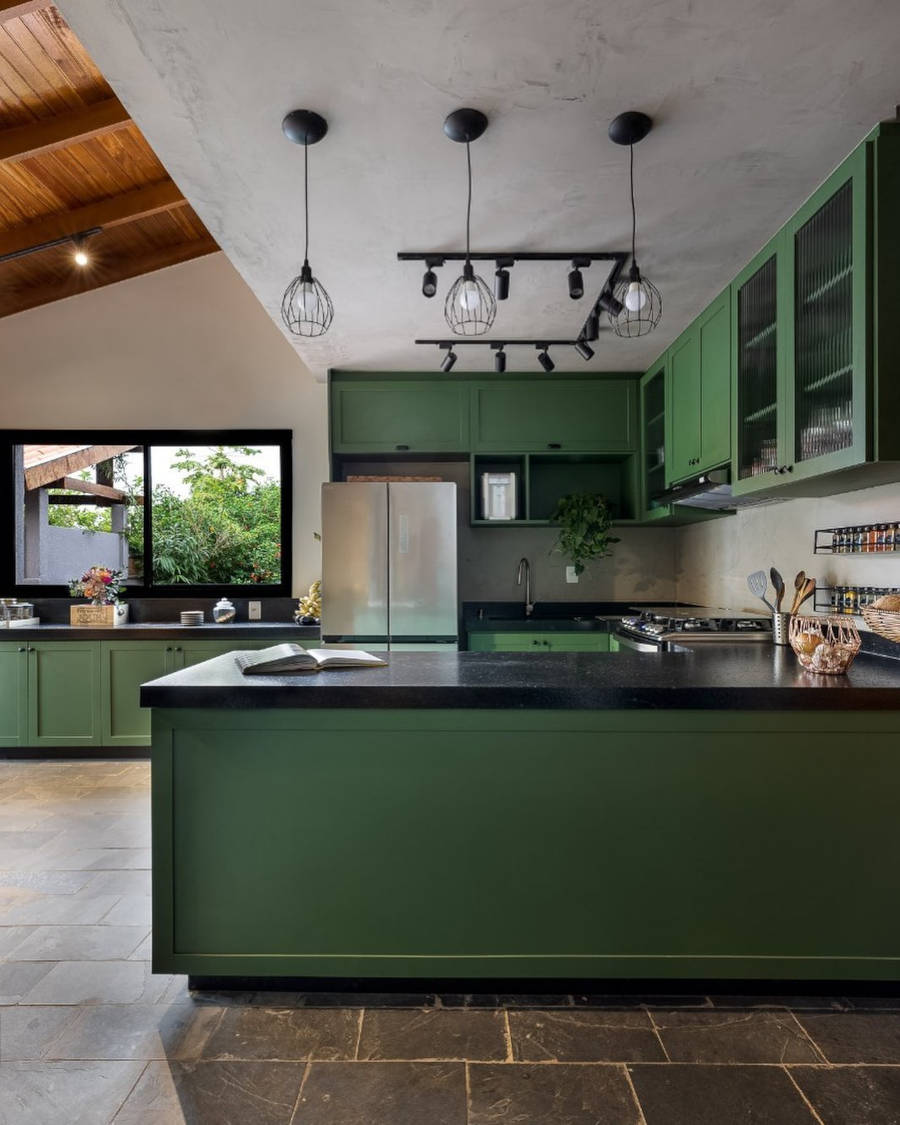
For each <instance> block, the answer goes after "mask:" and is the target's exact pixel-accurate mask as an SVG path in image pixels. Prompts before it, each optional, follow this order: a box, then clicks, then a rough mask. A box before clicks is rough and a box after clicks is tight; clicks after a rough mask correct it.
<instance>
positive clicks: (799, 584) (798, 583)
mask: <svg viewBox="0 0 900 1125" xmlns="http://www.w3.org/2000/svg"><path fill="white" fill-rule="evenodd" d="M805 582H806V571H805V570H801V571H800V572H799V573H798V574H797V577H796V578H795V579H794V600H793V601H792V602H791V613H792V614H793V613H796V612H797V607H798V606H799V605H800V591H801V590H802V589H803V586H804V583H805Z"/></svg>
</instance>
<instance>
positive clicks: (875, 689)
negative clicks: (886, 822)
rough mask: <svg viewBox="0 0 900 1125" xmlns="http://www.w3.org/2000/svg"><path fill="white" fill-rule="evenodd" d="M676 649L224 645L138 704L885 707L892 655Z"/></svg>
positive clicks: (896, 687)
mask: <svg viewBox="0 0 900 1125" xmlns="http://www.w3.org/2000/svg"><path fill="white" fill-rule="evenodd" d="M717 649H718V651H710V650H708V649H707V650H703V649H698V650H695V651H692V652H683V653H658V654H657V653H630V652H629V653H616V654H586V653H577V654H574V653H546V654H531V653H526V654H518V653H516V654H509V653H473V652H465V653H394V654H393V655H391V657H390V664H389V666H388V667H387V668H356V669H350V670H337V669H335V670H331V671H324V672H319V673H316V674H313V675H295V676H259V677H245V676H242V675H241V673H240V671H239V670H238V668H237V665H236V664H235V662H234V659H233V657H232V656H231V655H230V654H226V655H223V656H219V657H216V658H214V659H213V660H209V661H206V662H205V663H203V664H198V665H194V666H193V667H191V668H186V669H184V670H182V671H179V672H174V673H172V674H170V675H168V676H164V677H162V678H160V679H158V680H154V681H151V682H150V683H149V684H145V685H144V686H143V687H142V688H141V704H142V706H144V707H148V706H152V707H169V708H182V707H193V708H215V709H226V710H267V709H273V708H274V709H281V708H298V709H305V708H317V709H335V708H366V709H373V708H375V709H378V708H399V709H409V708H430V709H453V708H458V709H491V710H532V709H534V710H572V711H582V710H634V709H640V710H750V711H804V710H829V709H830V710H892V711H900V667H898V666H897V664H896V663H895V662H894V661H890V660H883V659H879V658H878V657H874V656H862V657H858V658H857V661H856V662H855V664H854V665H853V667H852V668H851V669H850V674H849V675H847V676H814V675H810V674H809V673H807V672H804V671H803V669H802V668H801V667H800V665H799V663H798V662H797V659H796V657H795V656H794V654H793V653H792V652H790V651H789V650H783V649H782V650H774V649H773V647H771V646H768V645H735V646H728V649H727V651H724V652H723V651H721V648H720V646H717Z"/></svg>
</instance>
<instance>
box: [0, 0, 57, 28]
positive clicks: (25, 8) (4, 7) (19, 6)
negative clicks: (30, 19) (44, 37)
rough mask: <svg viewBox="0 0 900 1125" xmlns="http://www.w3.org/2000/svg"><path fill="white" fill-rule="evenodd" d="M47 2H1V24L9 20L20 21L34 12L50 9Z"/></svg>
mask: <svg viewBox="0 0 900 1125" xmlns="http://www.w3.org/2000/svg"><path fill="white" fill-rule="evenodd" d="M49 7H50V5H49V4H48V3H47V2H46V0H25V2H24V3H22V2H21V0H0V23H6V21H7V20H18V19H21V18H22V16H29V15H31V13H32V12H39V11H40V10H41V9H42V8H49Z"/></svg>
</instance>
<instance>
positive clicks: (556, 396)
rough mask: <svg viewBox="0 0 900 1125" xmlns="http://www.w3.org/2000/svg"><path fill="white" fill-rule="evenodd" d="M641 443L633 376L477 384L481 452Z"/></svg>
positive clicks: (622, 449)
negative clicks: (638, 431) (639, 441)
mask: <svg viewBox="0 0 900 1125" xmlns="http://www.w3.org/2000/svg"><path fill="white" fill-rule="evenodd" d="M637 444H638V433H637V384H636V380H635V378H634V376H633V375H625V376H622V377H621V378H619V377H611V378H594V379H566V378H562V379H548V380H547V381H544V380H521V379H520V380H515V381H513V380H503V381H500V380H497V381H490V382H480V383H476V384H474V386H473V387H472V449H473V450H474V451H475V452H476V453H485V452H487V453H503V452H509V451H514V452H519V453H530V452H541V451H546V450H562V451H568V452H594V453H627V452H630V451H632V450H634V449H636V448H637Z"/></svg>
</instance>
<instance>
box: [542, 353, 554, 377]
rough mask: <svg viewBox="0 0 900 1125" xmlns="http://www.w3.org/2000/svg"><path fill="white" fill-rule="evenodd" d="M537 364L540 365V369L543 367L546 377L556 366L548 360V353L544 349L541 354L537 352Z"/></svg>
mask: <svg viewBox="0 0 900 1125" xmlns="http://www.w3.org/2000/svg"><path fill="white" fill-rule="evenodd" d="M538 363H540V365H541V367H543V369H544V370H545V371H546V372H547V374H548V375H549V374H550V372H551V371H555V370H556V364H555V363H554V362H553V360H552V359H551V358H550V352H549V351H548V350H547V349H546V348H544V350H543V351H542V352H538Z"/></svg>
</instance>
